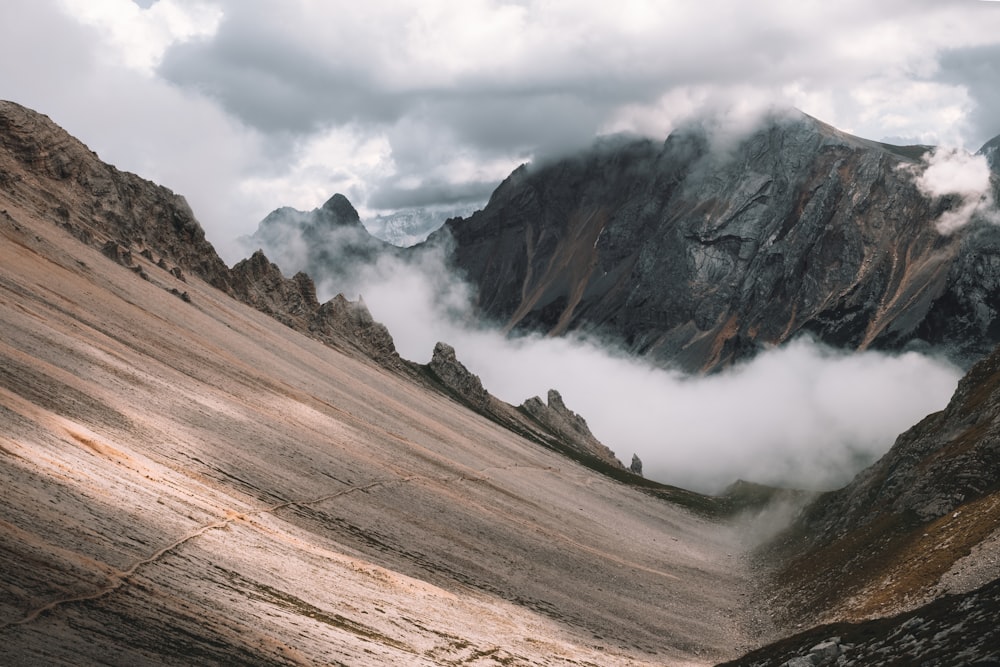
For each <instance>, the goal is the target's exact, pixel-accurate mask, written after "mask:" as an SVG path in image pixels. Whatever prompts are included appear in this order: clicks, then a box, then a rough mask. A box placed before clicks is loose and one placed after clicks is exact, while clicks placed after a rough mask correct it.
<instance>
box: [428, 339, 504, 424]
mask: <svg viewBox="0 0 1000 667" xmlns="http://www.w3.org/2000/svg"><path fill="white" fill-rule="evenodd" d="M427 367H428V368H429V369H430V370H431V371H432V372H433V373H434V375H435V376H436V377H437V379H438V380H440V382H441V384H443V385H444V386H445V387H446V388H448V389H449V390H451V391H452V392H453V393H454V394H455V395H456V397H457V398H459V399H461V400H462V401H463V402H465V403H467V404H469V406H470V407H472V408H473V409H475V410H478V411H483V410H487V409H488V408H489V406H490V403H491V401H492V400H493V397H492V396H490V394H489V392H487V391H486V389H484V388H483V383H482V381H481V380H480V379H479V376H478V375H475V374H474V373H472V372H470V371H469V369H468V368H466V367H465V365H464V364H462V362H460V361H459V360H458V359H457V358H456V356H455V348H453V347H452V346H451V345H448V344H447V343H440V342H439V343H438V344H437V345H435V346H434V353H433V355H432V356H431V361H430V363H429V364H428V365H427Z"/></svg>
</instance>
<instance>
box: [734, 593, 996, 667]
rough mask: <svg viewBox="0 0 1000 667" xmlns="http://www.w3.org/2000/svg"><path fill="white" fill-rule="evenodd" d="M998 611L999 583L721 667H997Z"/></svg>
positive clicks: (801, 637)
mask: <svg viewBox="0 0 1000 667" xmlns="http://www.w3.org/2000/svg"><path fill="white" fill-rule="evenodd" d="M998 608H1000V580H998V581H994V582H992V583H990V584H987V585H986V586H983V587H982V588H980V589H978V590H976V591H973V592H970V593H966V594H962V595H954V596H948V597H945V598H942V599H940V600H935V601H934V602H931V603H930V604H927V605H924V606H923V607H921V608H919V609H917V610H915V611H911V612H908V613H905V614H900V615H898V616H892V617H889V618H881V619H877V620H873V621H868V622H864V623H837V624H834V625H826V626H821V627H817V628H813V629H811V630H807V631H805V632H803V633H801V634H798V635H795V636H794V637H790V638H788V639H784V640H781V641H779V642H775V643H774V644H772V645H769V646H765V647H763V648H760V649H757V650H755V651H753V652H752V653H749V654H747V655H745V656H744V657H742V658H740V659H739V660H733V661H732V662H726V663H724V664H723V665H720V667H765V666H767V667H771V666H773V665H787V666H788V667H795V666H796V665H803V666H809V665H812V666H821V665H838V666H843V667H888V666H890V665H935V666H936V667H968V666H971V665H977V666H981V667H995V666H996V665H998V664H1000V625H998V624H997V622H996V610H997V609H998Z"/></svg>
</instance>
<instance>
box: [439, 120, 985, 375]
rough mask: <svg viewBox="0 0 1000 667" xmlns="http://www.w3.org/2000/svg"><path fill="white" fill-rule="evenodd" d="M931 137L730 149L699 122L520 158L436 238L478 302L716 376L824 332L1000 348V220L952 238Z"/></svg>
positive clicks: (834, 135)
mask: <svg viewBox="0 0 1000 667" xmlns="http://www.w3.org/2000/svg"><path fill="white" fill-rule="evenodd" d="M926 150H927V147H922V146H915V147H894V146H887V145H883V144H877V143H875V142H871V141H866V140H863V139H859V138H857V137H852V136H849V135H847V134H844V133H842V132H839V131H837V130H835V129H834V128H832V127H830V126H828V125H825V124H823V123H821V122H819V121H816V120H815V119H812V118H809V117H808V116H805V115H803V114H790V115H783V116H775V117H774V118H772V119H771V121H770V122H769V123H768V124H765V126H764V127H762V128H761V129H760V130H758V131H757V132H755V133H753V134H751V135H750V136H749V137H747V138H746V139H745V140H744V141H743V142H742V143H740V144H739V145H738V146H736V147H735V148H734V149H733V150H732V151H731V153H729V154H727V155H725V156H720V155H719V154H718V153H717V152H714V151H713V150H712V148H711V137H710V135H709V134H708V133H707V132H705V131H703V130H700V129H698V128H688V129H684V130H681V131H677V132H675V133H674V134H672V135H671V136H670V137H669V138H668V139H667V140H666V142H665V143H663V144H662V145H659V144H657V143H655V142H652V141H649V140H622V139H619V140H611V141H606V142H603V143H600V144H598V145H596V146H595V147H594V148H593V149H592V150H591V151H589V152H588V153H586V154H583V155H578V156H575V157H572V158H567V159H564V160H561V161H558V162H554V163H549V164H543V165H537V166H530V167H529V166H524V167H521V168H519V169H518V170H517V171H515V172H514V173H513V174H511V175H510V177H508V178H507V180H506V181H504V182H503V183H502V184H501V185H500V187H499V188H497V190H496V191H495V192H494V194H493V196H492V197H491V199H490V202H489V203H488V204H487V206H486V207H485V208H484V209H483V210H482V211H479V212H477V213H475V214H473V215H472V216H471V217H469V218H467V219H462V220H449V221H448V223H447V224H446V226H445V228H444V229H443V230H441V231H440V232H437V233H436V234H435V235H433V236H432V240H434V239H436V240H442V239H444V238H445V237H446V236H448V235H450V236H451V237H452V238H453V240H454V250H453V252H452V259H453V262H454V264H455V265H456V266H457V267H458V268H459V269H460V270H461V272H462V273H463V274H464V275H466V276H467V277H468V279H469V280H470V281H471V282H472V283H473V285H474V286H475V287H476V290H477V293H478V299H479V307H480V308H481V310H482V312H483V313H484V314H485V315H486V316H488V317H490V318H492V319H494V320H498V321H501V322H503V323H505V324H506V325H507V326H508V327H512V328H515V329H527V330H534V331H544V332H546V333H549V334H555V335H558V334H562V333H564V332H566V331H570V330H584V331H596V332H600V333H601V334H604V335H606V336H609V337H612V338H614V339H616V340H618V341H619V342H620V343H621V344H623V345H624V346H625V347H627V348H628V349H630V350H632V351H633V352H636V353H639V354H642V355H646V356H647V357H649V358H651V359H652V360H654V361H657V362H659V363H662V364H666V365H674V366H679V367H681V368H683V369H686V370H690V371H696V370H711V369H715V368H719V367H721V366H724V365H726V364H729V363H731V362H733V361H735V360H738V359H741V358H745V357H748V356H750V355H752V354H754V353H755V352H757V351H758V350H760V349H761V348H762V347H764V346H769V345H774V344H778V343H781V342H783V341H785V340H788V339H789V338H792V337H795V336H798V335H802V334H810V335H813V336H815V337H817V338H819V339H821V340H822V341H825V342H827V343H829V344H832V345H835V346H842V347H848V348H858V347H877V348H885V349H899V348H902V347H905V346H931V347H933V348H935V349H938V350H941V351H944V352H947V353H948V354H950V355H951V356H952V357H953V358H954V359H956V360H958V361H960V362H961V363H963V364H970V363H971V362H972V361H974V360H975V359H977V358H979V357H981V356H982V355H983V354H985V353H986V352H988V351H989V350H990V349H992V347H993V345H994V344H996V343H997V342H998V341H1000V327H997V326H993V325H992V323H993V322H995V321H996V308H995V304H996V303H997V302H1000V229H998V228H996V227H994V226H990V225H978V226H977V225H973V226H972V228H969V229H966V230H964V231H963V232H961V233H958V234H955V235H952V236H949V237H944V236H941V235H940V234H939V233H938V232H937V231H936V229H935V226H934V221H935V220H936V218H937V217H938V216H939V215H940V214H941V213H942V212H943V211H945V210H947V208H948V207H949V206H951V205H953V204H954V202H951V201H950V200H946V199H945V200H940V201H932V200H929V199H928V198H926V197H925V196H923V195H922V194H921V193H920V192H919V191H918V190H917V188H916V186H915V184H914V182H913V178H912V176H911V173H912V171H913V170H914V169H917V168H918V166H919V160H920V157H921V156H922V155H923V154H924V153H925V152H926Z"/></svg>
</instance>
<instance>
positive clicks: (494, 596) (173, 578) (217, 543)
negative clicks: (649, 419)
mask: <svg viewBox="0 0 1000 667" xmlns="http://www.w3.org/2000/svg"><path fill="white" fill-rule="evenodd" d="M0 183H2V187H0V331H2V332H3V335H2V336H0V424H2V428H0V488H2V489H3V490H4V491H3V493H2V494H0V562H2V566H0V590H2V594H0V662H2V663H3V664H6V665H35V664H51V665H70V664H72V665H80V664H113V665H135V664H204V665H221V664H225V665H288V664H351V665H383V664H413V665H434V664H449V663H451V664H510V665H528V664H552V665H572V664H581V663H583V664H586V663H590V664H607V665H614V664H622V665H625V664H629V665H653V664H661V663H662V662H663V661H668V662H687V663H692V664H709V663H711V662H714V661H717V660H720V659H724V658H727V657H734V656H735V655H737V654H738V653H739V652H740V651H741V650H742V649H743V648H744V647H747V646H750V645H752V644H754V643H755V640H754V639H752V636H753V631H752V630H751V629H750V628H749V626H748V625H746V624H744V623H743V620H742V619H743V615H742V614H743V611H744V610H745V604H744V600H745V599H746V597H745V594H746V593H747V592H748V590H749V576H750V575H749V572H748V571H747V570H745V569H744V567H743V565H742V562H741V561H740V560H739V558H738V555H739V554H740V553H741V550H742V549H743V547H742V546H741V542H740V540H739V536H738V535H737V533H735V532H734V531H733V530H732V529H731V528H730V527H729V525H728V524H727V523H726V522H725V521H722V520H720V518H719V512H718V511H716V510H713V509H712V508H717V506H718V504H719V501H718V500H717V499H711V498H704V497H701V496H697V494H690V493H686V492H682V491H681V490H677V489H670V488H668V487H660V486H657V485H655V484H654V483H651V482H649V481H648V480H641V478H640V479H638V480H636V482H635V483H632V482H630V481H629V478H630V473H628V472H627V471H625V470H623V469H621V468H615V469H614V470H612V468H613V466H611V464H609V463H606V462H605V463H602V466H603V467H604V468H606V469H608V470H607V474H600V473H598V472H595V471H594V470H592V468H593V467H594V466H595V464H593V462H592V461H591V462H590V463H591V467H587V466H584V465H579V464H578V463H577V462H576V461H575V460H571V459H570V458H568V457H567V456H566V455H564V454H563V453H561V452H560V451H555V450H557V449H560V448H561V449H563V450H566V452H567V453H570V454H571V453H572V452H573V451H574V450H573V443H572V442H570V441H568V440H567V438H568V437H569V435H568V434H571V433H574V432H575V433H577V434H578V435H579V436H585V435H587V434H588V433H589V431H588V430H587V429H586V428H585V424H584V423H583V422H582V420H581V419H580V418H579V416H577V415H574V414H573V413H572V412H571V411H569V409H568V408H566V406H565V405H564V404H563V403H562V401H561V399H559V398H558V397H557V395H556V394H552V395H550V396H549V400H548V402H547V404H544V405H542V404H541V401H540V400H539V401H537V403H539V405H534V404H533V405H532V406H531V407H530V408H528V409H525V410H522V409H520V408H515V407H513V406H506V404H502V403H501V402H499V401H496V399H494V398H493V397H491V396H489V394H488V393H486V392H485V390H483V389H482V386H481V383H478V381H477V380H476V379H475V376H472V375H471V374H469V373H468V371H467V370H466V369H464V367H462V366H461V364H460V363H459V362H458V361H457V359H456V358H455V354H454V351H453V350H451V349H450V348H449V347H448V346H446V345H440V346H438V349H437V350H436V351H435V358H434V359H432V362H431V363H430V364H427V365H418V364H413V363H412V362H407V361H406V360H403V359H399V357H398V355H395V354H394V353H393V350H392V349H391V348H390V347H388V346H389V344H390V342H391V337H387V332H385V331H383V329H382V328H380V327H379V325H377V323H376V322H374V321H373V320H372V319H371V317H370V315H368V314H367V313H366V310H365V309H364V308H363V304H361V303H357V302H355V303H351V302H348V301H347V300H346V299H342V298H341V299H332V300H331V301H329V302H327V303H325V304H320V303H318V302H317V301H316V298H315V286H314V284H313V283H312V282H311V280H310V279H309V278H308V277H307V276H305V275H296V276H293V277H292V278H285V277H284V276H282V275H281V273H280V271H279V270H278V269H277V267H276V266H275V265H274V264H273V263H272V262H270V260H268V259H267V258H266V257H265V256H264V255H263V254H255V255H254V256H251V257H249V258H248V259H247V260H245V261H244V262H241V263H240V264H238V265H237V266H235V267H233V268H232V269H229V268H227V267H226V266H225V265H224V264H223V263H222V262H221V260H219V259H218V257H217V255H216V254H215V253H214V251H213V250H212V248H211V246H210V244H208V242H207V241H205V239H204V234H203V233H202V231H201V227H200V225H199V224H198V223H197V221H196V220H195V219H194V217H193V216H191V215H190V211H189V209H188V208H187V206H186V205H185V204H184V202H183V200H182V199H181V198H180V197H177V196H176V195H173V194H172V193H170V192H169V191H168V190H165V189H163V188H161V187H159V186H156V185H155V184H152V183H149V182H148V181H144V180H143V179H141V178H139V177H137V176H134V175H131V174H125V173H122V172H119V171H117V170H115V169H114V168H113V167H110V166H109V165H106V164H103V163H101V162H100V160H99V159H98V158H97V157H96V156H95V155H94V154H93V153H91V152H90V151H89V150H87V149H86V148H85V147H83V146H82V145H81V144H79V142H77V141H76V140H75V139H73V138H72V137H70V136H69V135H67V134H66V133H65V132H64V131H62V130H61V129H60V128H58V127H57V126H56V125H55V124H54V123H52V122H51V121H50V120H49V119H48V118H46V117H44V116H41V115H39V114H37V113H34V112H31V111H29V110H27V109H24V108H23V107H19V106H17V105H15V104H12V103H8V102H4V103H0ZM477 383H478V387H477ZM505 406H506V407H505ZM471 407H475V409H470V408H471ZM505 419H510V420H512V421H511V422H510V423H511V424H513V425H514V427H516V429H517V430H516V432H515V431H514V430H512V428H513V427H512V428H508V427H504V426H501V425H500V424H499V423H498V420H505ZM547 429H548V430H547ZM546 439H547V445H548V446H543V445H545V444H546V442H545V441H546ZM580 442H583V443H584V446H586V444H587V443H585V442H584V440H583V439H581V441H580ZM575 458H576V459H577V460H582V459H585V458H587V457H586V456H583V455H581V454H579V452H578V453H577V454H576V455H575ZM615 470H617V471H618V472H617V473H616V472H615ZM612 474H614V475H618V477H616V478H611V477H610V476H609V475H612ZM692 508H693V509H692ZM748 613H749V612H748Z"/></svg>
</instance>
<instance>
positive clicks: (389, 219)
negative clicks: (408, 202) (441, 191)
mask: <svg viewBox="0 0 1000 667" xmlns="http://www.w3.org/2000/svg"><path fill="white" fill-rule="evenodd" d="M477 208H479V207H477V206H471V205H458V206H433V207H422V208H410V209H401V210H399V211H394V212H392V213H385V214H381V215H377V216H375V217H373V218H367V219H366V220H365V221H364V225H365V229H367V230H368V231H369V232H370V233H371V235H372V236H374V237H375V238H378V239H382V240H383V241H385V242H386V243H391V244H392V245H394V246H399V247H403V248H406V247H409V246H412V245H416V244H417V243H422V242H423V241H425V240H427V237H428V236H430V235H431V233H432V232H434V231H436V230H437V229H439V228H440V227H441V225H443V224H444V221H445V220H447V219H449V218H458V217H462V216H466V215H470V214H471V213H472V212H473V211H475V210H476V209H477Z"/></svg>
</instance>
